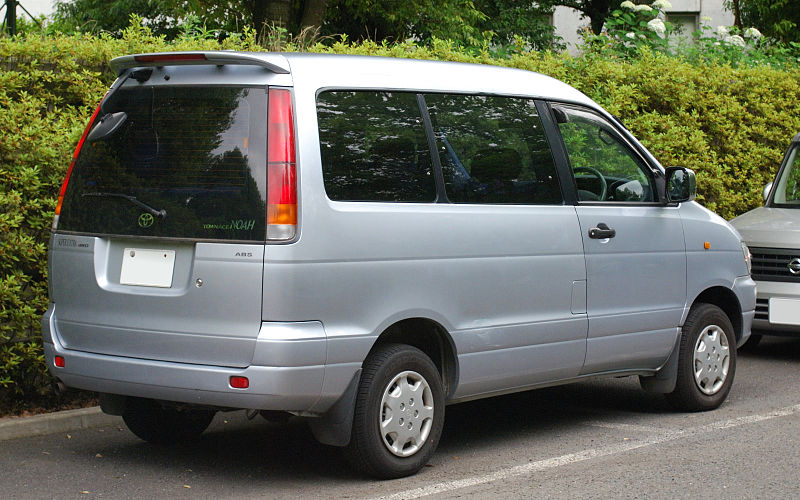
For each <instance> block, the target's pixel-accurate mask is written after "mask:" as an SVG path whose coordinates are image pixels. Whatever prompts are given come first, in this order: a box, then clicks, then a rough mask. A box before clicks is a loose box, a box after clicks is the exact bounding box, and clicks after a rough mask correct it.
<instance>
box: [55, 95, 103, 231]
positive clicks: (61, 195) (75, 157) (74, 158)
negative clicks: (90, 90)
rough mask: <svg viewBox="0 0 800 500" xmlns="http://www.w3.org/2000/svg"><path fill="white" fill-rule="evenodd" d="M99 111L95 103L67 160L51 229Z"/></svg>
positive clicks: (56, 222) (56, 223)
mask: <svg viewBox="0 0 800 500" xmlns="http://www.w3.org/2000/svg"><path fill="white" fill-rule="evenodd" d="M101 104H102V101H101ZM99 113H100V104H98V105H97V108H96V109H95V110H94V113H92V117H91V118H90V119H89V124H88V125H86V128H85V129H84V131H83V135H81V140H79V141H78V145H77V146H76V147H75V152H73V153H72V161H70V162H69V168H68V169H67V175H66V176H65V177H64V182H63V183H61V191H59V192H58V203H56V217H55V220H54V221H53V229H55V228H56V226H57V225H58V216H59V215H61V205H62V204H63V203H64V195H65V194H66V192H67V184H69V178H70V176H71V175H72V169H73V168H75V162H76V161H77V160H78V155H79V154H81V148H82V147H83V143H84V141H86V136H87V135H89V131H90V130H92V125H94V121H95V120H96V119H97V115H98V114H99Z"/></svg>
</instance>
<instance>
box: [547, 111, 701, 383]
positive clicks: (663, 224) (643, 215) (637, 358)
mask: <svg viewBox="0 0 800 500" xmlns="http://www.w3.org/2000/svg"><path fill="white" fill-rule="evenodd" d="M554 115H555V118H556V122H557V123H558V128H559V130H560V132H561V136H562V138H563V142H564V146H565V148H566V152H567V158H568V162H569V165H570V168H571V173H572V177H573V179H574V182H575V188H576V189H577V195H578V196H577V197H578V203H577V207H576V210H577V212H578V219H579V222H580V227H581V234H582V238H583V245H584V252H585V256H586V272H587V312H588V317H589V333H588V339H587V351H586V361H585V363H584V367H583V372H582V373H584V374H587V373H596V372H604V371H615V370H628V369H653V368H657V367H659V366H660V365H661V364H662V363H663V362H664V361H665V360H666V358H667V356H668V355H669V353H670V352H671V349H672V347H673V345H674V343H675V339H676V336H677V334H678V331H679V329H678V327H679V325H680V320H681V316H682V313H683V308H684V304H685V301H686V254H685V251H686V249H685V242H684V237H683V227H682V224H681V219H680V214H679V212H678V209H677V207H670V206H666V205H664V204H662V203H661V202H660V200H659V196H658V190H657V189H656V183H655V177H656V176H657V175H660V172H658V171H657V170H656V169H654V168H651V167H650V166H649V165H648V164H647V162H646V161H645V160H644V159H643V158H642V157H641V156H640V155H639V154H638V153H637V152H636V150H635V149H634V148H633V147H631V145H630V144H629V143H628V141H626V140H625V139H624V135H623V134H622V133H620V132H619V131H618V130H617V129H616V128H615V127H614V125H613V124H612V123H611V122H610V121H608V120H606V119H605V118H603V117H602V116H600V115H598V114H596V113H594V112H592V111H589V110H586V109H583V108H579V107H568V106H559V107H557V108H555V109H554Z"/></svg>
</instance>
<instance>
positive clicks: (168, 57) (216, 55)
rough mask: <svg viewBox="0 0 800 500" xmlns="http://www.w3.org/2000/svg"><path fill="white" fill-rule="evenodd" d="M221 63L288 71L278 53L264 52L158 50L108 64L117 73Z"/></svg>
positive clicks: (276, 71) (120, 58)
mask: <svg viewBox="0 0 800 500" xmlns="http://www.w3.org/2000/svg"><path fill="white" fill-rule="evenodd" d="M199 64H210V65H218V66H219V65H223V64H244V65H251V66H261V67H263V68H266V69H267V70H269V71H271V72H273V73H278V74H288V73H289V62H288V61H287V60H286V58H285V57H283V56H282V55H280V54H268V53H264V52H233V51H230V52H228V51H214V52H158V53H153V54H135V55H130V56H122V57H115V58H114V59H112V60H111V62H110V63H109V65H110V66H111V69H112V70H113V71H114V73H116V74H117V75H119V74H121V73H122V72H123V71H124V70H126V69H128V68H137V67H142V66H185V65H199Z"/></svg>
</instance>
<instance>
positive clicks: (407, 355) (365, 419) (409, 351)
mask: <svg viewBox="0 0 800 500" xmlns="http://www.w3.org/2000/svg"><path fill="white" fill-rule="evenodd" d="M443 424H444V391H443V389H442V380H441V376H440V375H439V371H438V370H437V369H436V365H434V364H433V362H432V361H431V359H430V358H429V357H428V356H427V355H425V353H423V352H422V351H420V350H419V349H417V348H415V347H411V346H408V345H402V344H387V345H384V346H380V347H378V348H377V349H376V350H375V351H374V352H373V353H372V354H370V356H369V357H368V358H367V360H366V361H365V362H364V366H363V370H362V374H361V381H360V383H359V387H358V394H357V396H356V407H355V414H354V418H353V432H352V436H351V438H350V443H349V444H348V446H347V447H346V448H345V449H344V453H345V457H346V458H347V459H348V461H349V462H350V464H351V465H352V466H353V467H354V468H355V469H356V470H358V471H360V472H363V473H365V474H368V475H370V476H373V477H377V478H380V479H392V478H398V477H404V476H409V475H411V474H414V473H416V472H417V471H419V470H420V469H421V468H422V467H423V466H424V465H425V464H426V463H427V462H428V460H429V459H430V457H431V456H432V455H433V453H434V451H436V446H437V445H438V444H439V438H440V437H441V435H442V426H443Z"/></svg>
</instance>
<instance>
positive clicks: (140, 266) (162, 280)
mask: <svg viewBox="0 0 800 500" xmlns="http://www.w3.org/2000/svg"><path fill="white" fill-rule="evenodd" d="M124 252H125V253H123V254H122V272H121V273H120V275H119V282H120V283H121V284H123V285H137V286H155V287H160V288H169V287H171V286H172V271H173V269H174V268H175V250H153V249H151V248H126V249H125V251H124Z"/></svg>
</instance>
